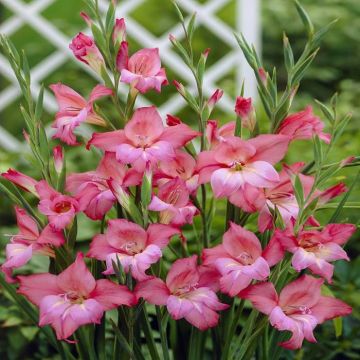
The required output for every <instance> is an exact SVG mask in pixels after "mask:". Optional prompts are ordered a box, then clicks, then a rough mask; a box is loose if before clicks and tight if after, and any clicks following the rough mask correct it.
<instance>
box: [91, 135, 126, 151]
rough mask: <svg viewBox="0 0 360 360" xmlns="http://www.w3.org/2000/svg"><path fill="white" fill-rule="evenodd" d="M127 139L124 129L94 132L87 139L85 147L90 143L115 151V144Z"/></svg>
mask: <svg viewBox="0 0 360 360" xmlns="http://www.w3.org/2000/svg"><path fill="white" fill-rule="evenodd" d="M126 141H127V139H126V137H125V133H124V130H115V131H110V132H105V133H94V134H93V135H92V137H91V139H90V140H89V141H88V143H87V145H86V148H87V149H89V148H90V146H91V145H93V146H95V147H97V148H99V149H101V150H104V151H111V152H116V149H117V146H118V145H120V144H123V143H125V142H126Z"/></svg>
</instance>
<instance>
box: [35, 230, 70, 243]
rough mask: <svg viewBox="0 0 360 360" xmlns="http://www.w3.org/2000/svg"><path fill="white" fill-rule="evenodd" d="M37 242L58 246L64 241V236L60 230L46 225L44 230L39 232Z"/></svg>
mask: <svg viewBox="0 0 360 360" xmlns="http://www.w3.org/2000/svg"><path fill="white" fill-rule="evenodd" d="M37 243H38V244H48V245H53V246H55V247H59V246H61V245H63V244H64V243H65V237H64V234H63V233H62V231H58V230H55V229H54V228H53V227H51V226H50V225H46V226H45V228H44V230H43V231H42V232H41V234H40V236H39V238H38V240H37Z"/></svg>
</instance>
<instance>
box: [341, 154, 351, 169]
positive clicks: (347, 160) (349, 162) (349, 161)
mask: <svg viewBox="0 0 360 360" xmlns="http://www.w3.org/2000/svg"><path fill="white" fill-rule="evenodd" d="M354 160H355V156H349V157H347V158H345V159H344V160H342V161H341V162H340V167H344V166H345V165H348V164H351V163H352V162H353V161H354Z"/></svg>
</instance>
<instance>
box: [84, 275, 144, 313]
mask: <svg viewBox="0 0 360 360" xmlns="http://www.w3.org/2000/svg"><path fill="white" fill-rule="evenodd" d="M89 296H90V298H92V299H94V300H96V301H97V302H98V303H100V304H101V305H102V307H103V308H104V310H106V311H107V310H111V309H114V308H117V307H118V306H121V305H127V306H133V305H135V304H136V302H137V301H136V298H135V295H134V294H133V293H132V292H131V291H130V290H129V289H128V288H127V287H126V286H123V285H118V284H115V283H113V282H112V281H110V280H106V279H101V280H97V281H96V287H95V289H94V290H93V291H92V292H91V293H90V295H89Z"/></svg>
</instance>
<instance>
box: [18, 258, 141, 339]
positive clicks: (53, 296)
mask: <svg viewBox="0 0 360 360" xmlns="http://www.w3.org/2000/svg"><path fill="white" fill-rule="evenodd" d="M19 281H20V288H19V290H18V292H19V293H20V294H22V295H24V296H26V297H27V298H28V299H29V301H31V302H32V303H33V304H35V305H36V306H38V307H39V308H40V321H39V325H40V326H45V325H51V326H52V327H53V328H54V330H55V332H56V337H57V338H58V340H66V339H67V338H69V337H70V336H71V335H72V334H73V333H74V332H75V331H76V330H77V329H78V328H79V327H80V326H82V325H86V324H99V323H100V321H101V318H102V316H103V314H104V311H107V310H111V309H115V308H117V307H118V306H121V305H126V306H133V305H135V304H136V298H135V296H134V294H133V293H131V292H130V291H129V289H128V288H127V287H126V286H123V285H118V284H115V283H113V282H112V281H110V280H105V279H102V280H97V281H96V280H95V279H94V277H93V276H92V275H91V273H90V271H89V270H88V269H87V267H86V265H85V263H84V259H83V255H82V254H81V253H79V254H78V255H77V257H76V260H75V262H74V263H73V264H72V265H70V266H69V267H68V268H67V269H65V270H64V271H63V272H62V273H60V274H59V275H52V274H49V273H43V274H36V275H29V276H19Z"/></svg>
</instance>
